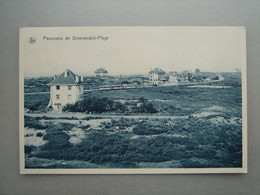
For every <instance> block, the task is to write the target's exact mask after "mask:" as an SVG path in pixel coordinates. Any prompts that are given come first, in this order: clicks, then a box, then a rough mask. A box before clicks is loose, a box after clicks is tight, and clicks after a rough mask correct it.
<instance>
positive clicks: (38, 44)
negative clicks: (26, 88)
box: [20, 27, 246, 76]
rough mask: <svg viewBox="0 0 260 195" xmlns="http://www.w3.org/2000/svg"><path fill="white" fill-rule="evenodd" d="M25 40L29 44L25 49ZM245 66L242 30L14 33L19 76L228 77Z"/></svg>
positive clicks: (121, 29)
mask: <svg viewBox="0 0 260 195" xmlns="http://www.w3.org/2000/svg"><path fill="white" fill-rule="evenodd" d="M31 37H32V38H33V39H34V40H35V42H33V43H32V42H31V43H30V41H29V40H30V38H31ZM66 37H67V39H66ZM81 37H83V39H81V40H78V39H80V38H81ZM93 37H95V38H96V39H94V40H90V39H93ZM75 39H76V40H75ZM245 62H246V43H245V29H244V28H243V27H84V28H82V27H81V28H76V27H74V28H24V29H22V30H21V33H20V66H21V67H22V68H24V75H25V76H44V75H54V74H59V73H61V72H63V71H64V70H66V69H70V70H72V71H73V72H75V73H76V74H83V75H93V74H94V71H95V70H96V69H97V68H100V67H103V68H105V69H107V71H108V72H109V74H110V75H130V74H147V73H148V72H149V70H150V68H155V67H159V68H161V69H163V70H164V71H166V72H168V71H183V70H189V71H194V70H195V69H196V68H199V69H200V70H201V71H205V72H230V71H234V70H235V69H241V67H242V66H244V65H245ZM22 68H21V70H22Z"/></svg>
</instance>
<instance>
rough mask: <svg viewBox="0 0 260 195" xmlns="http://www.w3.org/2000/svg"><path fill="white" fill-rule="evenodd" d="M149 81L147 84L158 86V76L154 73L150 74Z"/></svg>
mask: <svg viewBox="0 0 260 195" xmlns="http://www.w3.org/2000/svg"><path fill="white" fill-rule="evenodd" d="M149 76H150V79H149V82H150V84H151V85H158V84H159V82H158V80H159V75H158V74H155V73H150V75H149Z"/></svg>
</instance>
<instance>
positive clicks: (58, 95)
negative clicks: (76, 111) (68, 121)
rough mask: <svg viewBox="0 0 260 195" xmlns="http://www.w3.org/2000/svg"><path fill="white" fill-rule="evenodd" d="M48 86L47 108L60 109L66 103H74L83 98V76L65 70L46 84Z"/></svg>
mask: <svg viewBox="0 0 260 195" xmlns="http://www.w3.org/2000/svg"><path fill="white" fill-rule="evenodd" d="M48 85H49V86H50V102H49V104H48V108H52V109H53V110H58V111H61V110H62V108H63V107H64V106H65V105H67V104H74V103H76V102H77V101H79V100H83V98H84V85H83V76H78V75H76V74H74V73H73V72H71V70H66V71H65V72H63V73H62V74H61V75H59V76H56V75H55V76H54V79H53V80H52V81H51V82H50V83H49V84H48Z"/></svg>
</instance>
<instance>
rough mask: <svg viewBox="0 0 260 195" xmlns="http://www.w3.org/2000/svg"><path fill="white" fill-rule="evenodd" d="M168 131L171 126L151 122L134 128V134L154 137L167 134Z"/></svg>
mask: <svg viewBox="0 0 260 195" xmlns="http://www.w3.org/2000/svg"><path fill="white" fill-rule="evenodd" d="M167 131H169V126H167V125H165V124H164V123H156V122H149V121H146V122H142V123H139V124H137V125H136V126H135V127H134V128H133V133H134V134H137V135H154V134H161V133H166V132H167Z"/></svg>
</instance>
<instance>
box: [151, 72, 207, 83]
mask: <svg viewBox="0 0 260 195" xmlns="http://www.w3.org/2000/svg"><path fill="white" fill-rule="evenodd" d="M210 80H211V78H209V77H206V76H202V75H201V74H200V70H199V69H196V71H195V74H192V73H190V72H188V71H183V72H180V73H178V72H176V71H171V72H168V73H166V72H165V71H163V70H162V69H160V68H154V69H150V71H149V84H150V85H155V86H159V85H180V84H183V83H189V82H200V81H210Z"/></svg>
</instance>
